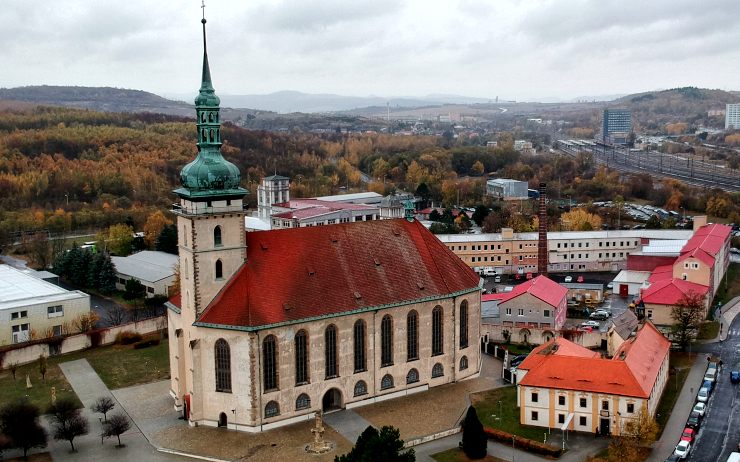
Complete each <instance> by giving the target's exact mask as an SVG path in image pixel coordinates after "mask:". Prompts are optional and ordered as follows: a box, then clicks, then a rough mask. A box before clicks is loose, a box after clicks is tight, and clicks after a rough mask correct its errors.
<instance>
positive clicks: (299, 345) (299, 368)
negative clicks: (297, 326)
mask: <svg viewBox="0 0 740 462" xmlns="http://www.w3.org/2000/svg"><path fill="white" fill-rule="evenodd" d="M308 370H309V369H308V335H307V334H306V331H305V330H299V331H298V333H297V334H295V383H296V385H300V384H303V383H308V382H309V376H308Z"/></svg>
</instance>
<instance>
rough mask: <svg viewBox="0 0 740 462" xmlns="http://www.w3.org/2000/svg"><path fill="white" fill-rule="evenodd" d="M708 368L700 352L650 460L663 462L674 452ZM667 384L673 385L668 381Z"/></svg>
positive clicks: (651, 461) (650, 461) (649, 461)
mask: <svg viewBox="0 0 740 462" xmlns="http://www.w3.org/2000/svg"><path fill="white" fill-rule="evenodd" d="M706 370H707V358H706V356H704V355H703V354H701V353H699V354H697V355H696V358H695V359H694V365H693V366H691V370H690V371H689V375H688V376H687V377H686V382H684V384H683V388H682V389H681V393H680V394H679V395H678V399H676V405H675V406H674V407H673V411H671V417H670V418H669V419H668V422H667V423H666V426H665V429H664V430H663V434H662V435H661V437H660V439H659V440H658V441H656V442H655V444H654V445H653V452H652V454H651V455H650V458H649V459H648V462H662V461H664V460H665V459H666V458H667V457H668V456H670V455H671V454H672V453H673V449H674V447H675V446H676V444H678V440H679V439H681V433H682V432H683V429H684V428H686V419H688V418H689V414H691V409H692V408H693V407H694V402H695V401H696V399H695V398H696V393H697V392H698V391H699V387H700V386H701V383H702V379H703V378H704V372H706ZM667 386H669V387H670V386H671V384H670V383H668V385H667Z"/></svg>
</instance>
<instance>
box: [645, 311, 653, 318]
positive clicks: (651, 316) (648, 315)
mask: <svg viewBox="0 0 740 462" xmlns="http://www.w3.org/2000/svg"><path fill="white" fill-rule="evenodd" d="M645 315H646V316H647V318H648V319H653V310H647V311H646V312H645Z"/></svg>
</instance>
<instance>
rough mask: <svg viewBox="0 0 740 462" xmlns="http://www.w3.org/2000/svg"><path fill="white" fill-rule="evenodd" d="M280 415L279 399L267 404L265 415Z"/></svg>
mask: <svg viewBox="0 0 740 462" xmlns="http://www.w3.org/2000/svg"><path fill="white" fill-rule="evenodd" d="M278 415H280V405H279V404H278V403H277V401H270V402H269V403H267V404H266V405H265V417H268V418H269V417H275V416H278Z"/></svg>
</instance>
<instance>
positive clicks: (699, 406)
mask: <svg viewBox="0 0 740 462" xmlns="http://www.w3.org/2000/svg"><path fill="white" fill-rule="evenodd" d="M692 411H693V412H698V413H699V415H701V416H702V417H704V413H705V412H707V405H706V403H696V404H694V408H693V409H692Z"/></svg>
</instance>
